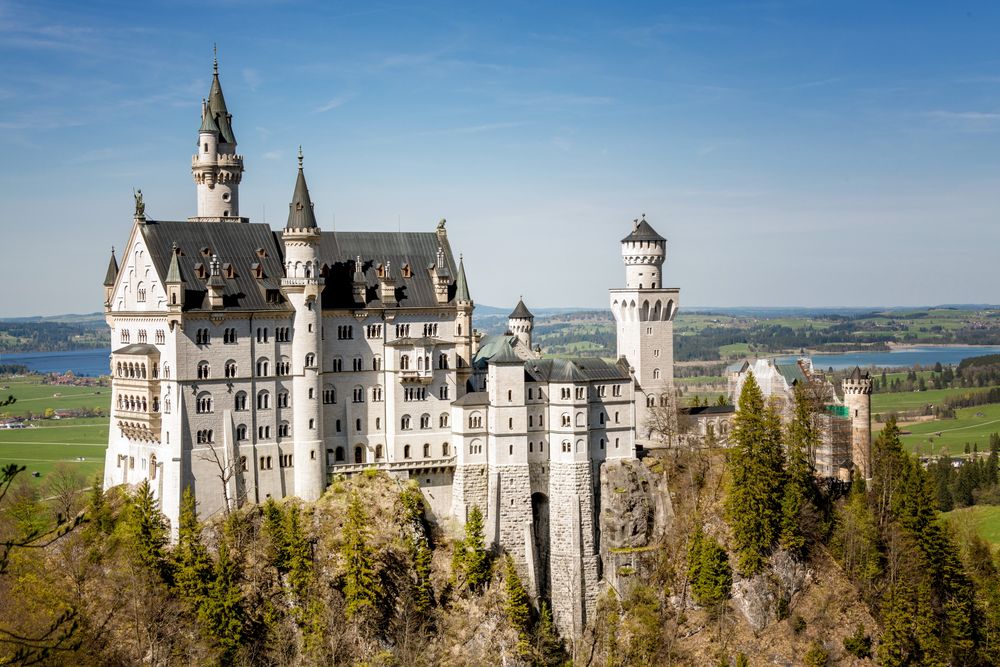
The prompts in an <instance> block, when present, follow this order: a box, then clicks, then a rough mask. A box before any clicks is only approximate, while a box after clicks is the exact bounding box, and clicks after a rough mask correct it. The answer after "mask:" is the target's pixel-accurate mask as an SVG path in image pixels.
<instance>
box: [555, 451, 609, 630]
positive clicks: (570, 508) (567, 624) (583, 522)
mask: <svg viewBox="0 0 1000 667" xmlns="http://www.w3.org/2000/svg"><path fill="white" fill-rule="evenodd" d="M549 507H550V513H549V549H550V555H549V559H550V563H551V565H550V580H551V585H552V616H553V620H554V621H555V625H556V627H557V628H558V629H559V632H560V633H562V635H563V636H566V637H576V636H579V635H580V633H581V632H583V629H584V627H585V626H586V624H587V622H588V621H589V620H591V619H592V617H593V614H594V611H595V609H596V607H597V597H598V594H599V592H600V591H599V579H598V577H599V564H598V555H597V549H596V535H595V521H594V494H593V478H592V474H591V467H590V462H589V461H585V462H578V463H552V464H551V468H550V472H549Z"/></svg>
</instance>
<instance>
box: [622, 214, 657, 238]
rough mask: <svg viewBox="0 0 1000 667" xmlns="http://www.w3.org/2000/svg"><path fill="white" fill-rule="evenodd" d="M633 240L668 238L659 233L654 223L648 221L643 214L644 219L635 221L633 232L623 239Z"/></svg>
mask: <svg viewBox="0 0 1000 667" xmlns="http://www.w3.org/2000/svg"><path fill="white" fill-rule="evenodd" d="M632 241H666V239H665V238H663V237H662V236H660V235H659V234H657V233H656V230H655V229H653V227H652V225H650V224H649V223H648V222H646V217H645V216H643V218H642V220H639V221H638V222H636V223H635V226H634V227H633V228H632V233H631V234H629V235H628V236H626V237H625V238H623V239H622V243H630V242H632Z"/></svg>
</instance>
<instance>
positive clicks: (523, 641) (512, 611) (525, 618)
mask: <svg viewBox="0 0 1000 667" xmlns="http://www.w3.org/2000/svg"><path fill="white" fill-rule="evenodd" d="M504 592H505V593H506V597H505V599H504V613H505V614H506V615H507V621H508V622H509V623H510V625H511V627H512V628H514V630H516V631H517V637H518V642H517V647H518V653H520V654H521V655H526V654H527V653H528V652H529V651H530V650H531V603H530V602H529V601H528V591H526V590H525V589H524V584H523V583H521V578H520V577H519V576H518V575H517V569H516V568H515V567H514V559H513V558H511V557H510V556H509V555H507V556H506V557H505V558H504Z"/></svg>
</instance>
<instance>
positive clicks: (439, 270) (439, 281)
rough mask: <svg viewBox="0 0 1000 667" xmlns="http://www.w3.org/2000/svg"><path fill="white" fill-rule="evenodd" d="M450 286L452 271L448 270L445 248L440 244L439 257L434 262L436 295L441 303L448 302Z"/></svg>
mask: <svg viewBox="0 0 1000 667" xmlns="http://www.w3.org/2000/svg"><path fill="white" fill-rule="evenodd" d="M449 286H451V271H449V270H448V263H447V261H446V260H445V256H444V248H443V247H441V246H438V250H437V259H436V261H435V263H434V296H435V297H436V298H437V302H438V303H439V304H442V305H444V304H446V303H448V287H449Z"/></svg>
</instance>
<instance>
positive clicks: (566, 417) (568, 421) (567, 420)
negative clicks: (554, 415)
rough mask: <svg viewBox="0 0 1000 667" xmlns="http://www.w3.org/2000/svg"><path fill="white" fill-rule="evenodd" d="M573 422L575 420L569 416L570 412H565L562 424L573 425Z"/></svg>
mask: <svg viewBox="0 0 1000 667" xmlns="http://www.w3.org/2000/svg"><path fill="white" fill-rule="evenodd" d="M572 424H573V421H572V418H571V417H570V416H569V413H566V412H564V413H563V416H562V425H563V426H572Z"/></svg>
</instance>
